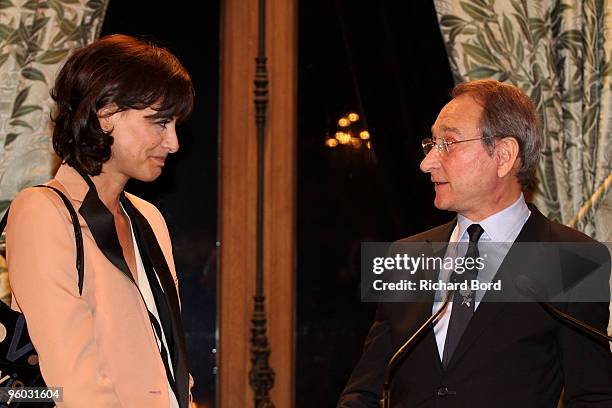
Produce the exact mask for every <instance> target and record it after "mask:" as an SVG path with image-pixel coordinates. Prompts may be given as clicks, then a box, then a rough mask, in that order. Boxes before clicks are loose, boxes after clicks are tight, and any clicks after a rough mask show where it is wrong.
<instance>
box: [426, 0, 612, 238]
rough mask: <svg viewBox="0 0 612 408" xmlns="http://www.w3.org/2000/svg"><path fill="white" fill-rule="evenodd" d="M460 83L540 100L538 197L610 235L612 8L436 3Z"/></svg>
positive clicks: (573, 1)
mask: <svg viewBox="0 0 612 408" xmlns="http://www.w3.org/2000/svg"><path fill="white" fill-rule="evenodd" d="M435 5H436V10H437V14H438V20H439V22H440V28H441V31H442V35H443V37H444V40H445V43H446V46H447V52H448V56H449V60H450V64H451V68H452V70H453V75H454V76H455V81H456V82H463V81H466V80H474V79H480V78H495V79H498V80H500V81H507V82H510V83H512V84H514V85H517V86H519V87H521V88H522V89H523V90H525V91H526V92H527V94H528V95H530V96H531V98H532V99H533V100H534V101H535V103H536V104H537V107H538V110H539V112H540V114H541V118H542V131H543V134H544V138H545V144H544V151H543V155H542V160H541V162H540V166H539V169H538V170H539V171H538V173H539V179H540V182H539V183H538V186H537V191H536V192H535V195H534V201H535V202H536V204H537V205H538V207H539V208H540V209H542V210H543V212H545V213H547V215H548V216H549V217H550V218H553V219H556V220H558V221H560V222H563V223H565V224H568V225H571V226H574V227H576V228H578V229H580V230H582V231H583V232H585V233H586V234H588V235H590V236H592V237H596V238H597V239H599V240H600V241H610V240H612V194H606V193H607V192H608V189H609V187H610V185H611V184H612V173H611V170H612V169H611V163H612V138H611V134H612V82H611V77H612V62H611V58H610V55H611V54H612V31H611V30H612V10H611V8H612V4H611V3H610V1H609V0H529V1H527V0H497V1H496V0H463V1H459V0H435Z"/></svg>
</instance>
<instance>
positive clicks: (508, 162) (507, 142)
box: [495, 137, 521, 178]
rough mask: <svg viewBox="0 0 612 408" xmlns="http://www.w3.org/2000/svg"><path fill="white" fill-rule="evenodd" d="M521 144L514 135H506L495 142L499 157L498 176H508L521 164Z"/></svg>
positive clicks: (496, 152) (496, 153) (497, 157)
mask: <svg viewBox="0 0 612 408" xmlns="http://www.w3.org/2000/svg"><path fill="white" fill-rule="evenodd" d="M519 150H520V147H519V144H518V141H517V140H516V138H514V137H504V138H503V139H499V140H497V142H496V143H495V157H496V159H497V176H498V177H500V178H502V177H506V176H507V175H508V173H510V172H511V171H512V170H513V169H515V168H518V167H519V166H520V163H519V162H520V160H521V159H520V157H519Z"/></svg>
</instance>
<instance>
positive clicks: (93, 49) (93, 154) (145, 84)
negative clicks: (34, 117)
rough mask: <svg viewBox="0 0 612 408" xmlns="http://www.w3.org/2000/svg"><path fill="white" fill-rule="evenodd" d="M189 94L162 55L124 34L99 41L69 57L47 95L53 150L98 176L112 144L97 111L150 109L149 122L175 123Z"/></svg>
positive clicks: (181, 73) (171, 59)
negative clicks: (51, 110)
mask: <svg viewBox="0 0 612 408" xmlns="http://www.w3.org/2000/svg"><path fill="white" fill-rule="evenodd" d="M193 95H194V92H193V86H192V84H191V78H190V77H189V74H188V73H187V71H186V70H185V68H184V67H183V66H182V65H181V63H180V62H179V60H178V59H177V58H176V57H175V56H174V55H172V54H171V53H170V52H169V51H168V50H166V49H164V48H161V47H158V46H155V45H154V44H151V43H148V42H145V41H142V40H139V39H136V38H133V37H129V36H127V35H120V34H115V35H110V36H107V37H103V38H101V39H99V40H98V41H95V42H94V43H92V44H91V45H89V46H87V47H84V48H81V49H79V50H77V51H76V52H75V53H74V54H72V55H71V56H70V58H68V61H66V64H65V65H64V66H63V67H62V69H61V70H60V72H59V74H58V77H57V79H56V81H55V87H54V89H53V91H52V93H51V96H52V98H53V99H54V100H55V102H56V111H55V114H54V116H53V118H52V119H53V122H54V124H55V128H54V130H53V148H54V149H55V152H56V153H57V154H58V155H59V156H60V158H61V159H62V161H63V162H66V163H68V164H69V165H70V166H72V167H74V168H75V169H77V170H79V171H81V172H83V173H86V174H89V175H92V176H95V175H98V174H100V172H101V170H102V163H104V162H106V161H107V160H108V159H110V156H111V145H112V144H113V137H112V136H111V135H110V133H106V132H104V131H103V130H102V128H101V127H100V122H99V120H98V115H97V112H98V110H99V109H101V108H103V107H105V106H107V105H109V104H115V105H116V106H117V108H118V111H123V110H127V109H146V108H148V107H151V108H153V109H155V110H156V113H155V114H154V115H153V117H154V118H167V119H171V118H174V117H176V118H177V122H179V123H180V122H181V121H183V120H184V119H186V118H187V117H188V116H189V114H190V113H191V110H192V109H193Z"/></svg>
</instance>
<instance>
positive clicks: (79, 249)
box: [0, 185, 84, 295]
mask: <svg viewBox="0 0 612 408" xmlns="http://www.w3.org/2000/svg"><path fill="white" fill-rule="evenodd" d="M34 187H46V188H48V189H51V190H53V191H55V192H56V193H57V195H59V196H60V198H61V199H62V201H63V202H64V205H65V206H66V208H67V209H68V213H70V219H71V220H72V227H73V228H74V238H75V241H76V268H77V272H78V274H79V295H82V294H83V275H84V265H83V234H82V233H81V226H80V225H79V218H78V217H77V213H76V211H75V210H74V207H73V206H72V204H71V203H70V200H69V199H68V197H66V196H65V195H64V193H62V192H61V191H60V190H58V189H57V188H55V187H51V186H45V185H37V186H34ZM9 209H10V208H7V210H6V213H5V214H4V217H2V221H0V235H2V233H3V232H4V228H5V227H6V222H7V220H8V214H9Z"/></svg>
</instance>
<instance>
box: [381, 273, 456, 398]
mask: <svg viewBox="0 0 612 408" xmlns="http://www.w3.org/2000/svg"><path fill="white" fill-rule="evenodd" d="M450 281H451V282H453V283H457V282H459V281H460V278H459V277H458V275H457V273H456V272H453V273H452V274H451V276H450ZM454 294H455V291H454V290H449V291H447V292H446V297H445V298H444V303H443V304H442V306H440V307H439V308H438V310H436V312H435V313H434V314H433V315H431V317H430V318H429V319H427V320H425V323H423V324H422V325H421V327H419V328H418V330H417V331H416V332H414V334H413V335H412V336H410V338H409V339H408V340H406V341H405V342H404V344H403V345H402V347H400V348H399V349H398V350H397V351H396V352H395V354H394V355H393V357H391V359H390V360H389V363H388V364H387V367H386V368H385V374H384V381H383V388H382V398H381V400H380V408H391V389H390V388H391V381H393V375H394V374H395V369H396V368H397V365H398V364H399V363H400V361H401V360H402V357H403V356H404V354H406V351H407V350H409V348H410V346H411V345H412V344H413V343H414V342H415V340H416V339H418V338H419V337H420V336H421V335H422V334H423V333H424V332H425V330H426V329H427V328H428V326H429V325H430V324H431V322H433V321H434V320H436V319H437V318H438V316H440V314H442V313H443V312H444V311H445V310H446V308H447V307H448V303H449V301H450V300H451V299H452V298H453V295H454Z"/></svg>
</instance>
